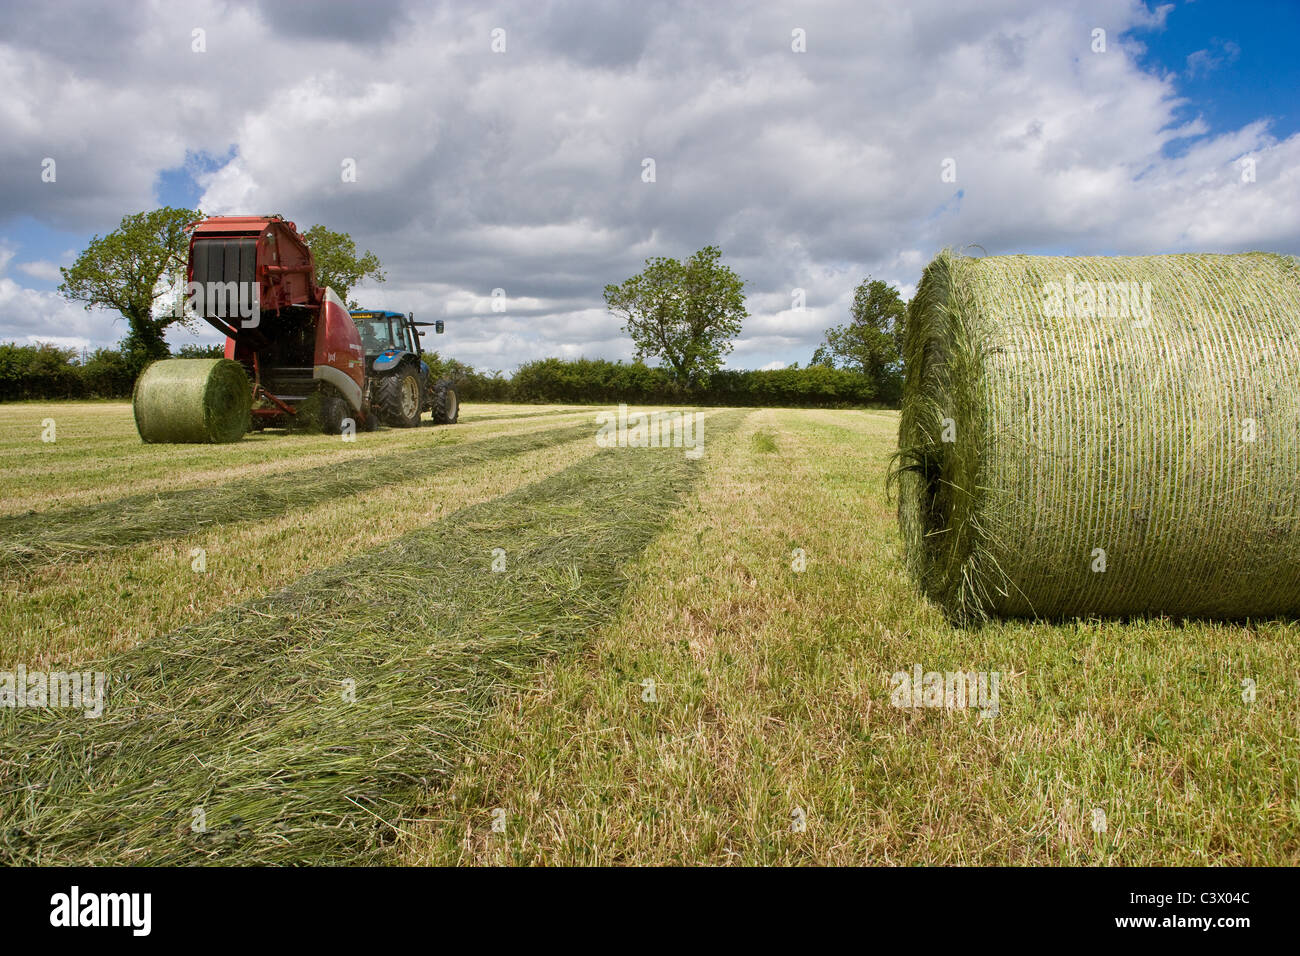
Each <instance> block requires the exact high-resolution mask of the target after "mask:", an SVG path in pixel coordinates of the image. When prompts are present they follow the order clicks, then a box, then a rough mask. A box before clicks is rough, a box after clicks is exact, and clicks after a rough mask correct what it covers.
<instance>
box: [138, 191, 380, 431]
mask: <svg viewBox="0 0 1300 956" xmlns="http://www.w3.org/2000/svg"><path fill="white" fill-rule="evenodd" d="M186 278H187V280H188V282H189V284H188V286H187V299H188V302H187V308H192V309H193V310H194V312H195V313H196V314H197V315H199V316H200V317H201V318H203V319H204V320H206V321H207V322H208V323H209V324H210V325H212V326H213V327H214V328H216V329H217V330H218V331H220V332H221V333H222V334H224V335H225V336H226V358H227V359H232V360H234V361H235V362H238V363H239V364H240V365H241V366H242V367H243V369H244V371H245V373H246V375H247V376H248V388H249V390H250V394H251V400H252V415H251V417H252V423H255V424H260V425H268V424H281V423H287V422H289V421H291V420H293V419H295V418H297V417H298V416H299V414H300V412H301V411H302V408H303V404H304V403H305V402H308V401H309V400H314V401H315V402H316V403H318V409H317V413H316V417H317V418H318V420H319V421H320V423H321V425H322V427H323V428H324V429H325V430H327V431H332V432H338V431H339V430H340V428H341V427H342V423H343V420H344V419H345V418H352V419H354V420H355V421H356V422H357V423H358V425H359V426H360V427H362V428H368V427H373V425H374V416H373V415H372V414H371V413H370V409H369V407H368V402H367V396H366V369H365V353H364V351H363V350H362V347H361V338H360V336H359V335H358V333H357V328H356V325H355V324H354V323H353V321H352V317H351V316H350V315H349V314H348V310H347V306H346V305H345V304H344V303H343V301H342V300H341V299H340V298H339V297H338V296H337V295H335V294H334V292H333V291H332V290H330V289H327V288H325V289H323V288H321V287H319V286H317V285H316V268H315V263H314V261H313V259H312V254H311V250H310V249H308V248H307V244H306V243H305V242H304V241H303V238H302V237H301V236H300V235H299V234H298V231H297V229H296V227H295V226H294V224H293V223H291V222H287V221H286V220H284V219H280V218H278V217H269V216H213V217H210V218H208V219H204V220H203V221H202V222H199V223H196V224H195V225H194V226H193V227H192V229H191V232H190V250H189V262H188V266H187V270H186ZM179 361H183V360H180V359H164V360H163V362H164V363H168V364H170V363H171V362H179ZM156 364H161V363H156ZM151 368H153V366H151ZM168 371H169V372H171V371H172V370H168ZM174 371H175V374H166V375H161V374H154V375H151V376H142V377H141V380H140V383H139V387H138V388H137V391H136V396H135V401H136V404H137V407H138V406H139V405H140V403H141V402H144V403H146V404H148V405H149V406H150V407H152V408H153V409H155V410H156V409H158V408H174V409H175V412H174V414H175V415H176V416H178V417H180V418H183V419H185V420H195V419H198V420H201V419H202V418H203V415H204V411H205V410H204V409H196V408H191V407H189V404H192V403H193V402H195V401H201V400H202V399H201V396H202V395H203V394H204V390H203V389H201V388H194V389H187V390H186V391H185V395H187V396H194V397H185V396H176V397H175V400H173V401H171V402H170V403H168V402H163V401H159V400H158V399H159V396H158V395H155V394H151V391H152V390H155V389H159V388H166V387H172V386H174V384H175V383H176V382H177V381H178V376H179V378H180V379H182V380H183V379H184V376H185V375H197V374H201V373H202V374H206V372H207V370H200V369H199V368H197V367H192V368H185V369H181V368H176V369H175V370H174ZM167 383H172V386H169V385H168V384H167ZM187 403H189V404H187ZM139 420H140V416H139V415H138V414H137V421H139ZM151 420H152V421H158V420H159V416H158V414H157V413H156V412H155V414H154V416H153V418H152V419H151ZM169 424H170V423H169V422H168V421H166V418H165V416H164V418H163V420H162V422H161V426H160V427H157V428H153V429H152V430H150V431H149V433H146V429H145V428H144V427H141V429H140V436H141V437H142V438H143V439H144V440H145V441H177V440H180V441H185V440H194V439H184V438H182V439H175V438H169V437H166V436H168V435H173V434H178V435H179V434H193V433H194V432H193V430H189V431H187V430H186V429H183V428H176V429H171V428H169V427H167V426H168V425H169ZM197 440H203V439H201V438H200V439H197Z"/></svg>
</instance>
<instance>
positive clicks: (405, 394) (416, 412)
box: [375, 368, 420, 428]
mask: <svg viewBox="0 0 1300 956" xmlns="http://www.w3.org/2000/svg"><path fill="white" fill-rule="evenodd" d="M375 397H376V398H377V399H378V401H377V402H376V403H375V404H376V405H377V406H378V408H379V414H380V417H382V418H383V420H384V422H385V423H386V424H389V425H393V426H395V427H397V428H418V427H419V425H420V379H419V376H417V375H416V374H415V370H414V369H411V368H401V369H398V370H397V371H396V372H393V373H392V374H391V375H385V376H383V377H382V378H380V379H379V380H378V381H377V382H376V383H375Z"/></svg>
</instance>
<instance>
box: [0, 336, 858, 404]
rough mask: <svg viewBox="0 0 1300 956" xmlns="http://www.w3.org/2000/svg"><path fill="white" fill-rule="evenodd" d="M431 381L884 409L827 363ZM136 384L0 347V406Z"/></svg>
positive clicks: (124, 376) (594, 400) (119, 393)
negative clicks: (687, 375)
mask: <svg viewBox="0 0 1300 956" xmlns="http://www.w3.org/2000/svg"><path fill="white" fill-rule="evenodd" d="M174 354H175V356H176V357H178V358H214V357H220V356H221V354H222V348H221V346H219V345H212V346H199V345H186V346H182V347H181V348H180V349H179V350H177V351H176V352H175V353H174ZM425 360H426V361H427V362H428V363H429V365H430V368H431V371H432V374H433V375H434V376H435V377H437V378H439V379H443V378H448V379H451V380H452V381H454V382H455V383H456V386H457V389H458V390H459V392H460V396H461V399H462V400H464V401H478V402H536V403H558V404H566V405H584V404H613V403H617V402H629V403H634V404H660V405H668V404H692V405H786V406H815V407H819V408H845V407H861V406H866V405H873V404H878V403H879V399H878V397H877V395H876V392H875V386H874V383H873V382H872V381H871V379H870V377H869V376H867V375H864V374H862V373H860V372H853V371H847V370H844V369H835V368H829V367H826V366H809V367H808V368H793V367H792V368H784V369H774V370H762V371H748V370H743V369H719V370H718V371H715V372H714V373H713V374H712V375H710V376H709V377H708V379H707V380H699V381H696V382H695V383H694V384H683V383H681V382H678V381H677V380H676V379H675V378H674V377H673V375H672V373H671V371H670V370H669V369H666V368H663V367H659V366H649V365H646V364H645V363H643V362H639V361H638V362H611V361H608V360H606V359H576V360H572V361H565V360H562V359H556V358H548V359H538V360H537V361H534V362H525V363H524V364H523V365H521V366H519V368H518V369H517V370H516V371H515V373H514V375H512V376H508V377H507V376H506V375H504V374H503V373H501V372H482V371H478V370H477V369H474V368H472V367H471V366H469V365H466V364H464V363H463V362H458V361H456V360H455V359H443V358H442V357H441V356H439V355H438V354H437V353H436V352H426V353H425ZM134 383H135V371H134V368H133V364H132V362H131V361H130V356H128V355H126V354H124V353H123V352H121V351H119V350H117V349H96V350H95V351H93V352H90V353H88V354H86V355H85V357H84V360H83V357H82V355H81V353H80V352H79V351H78V350H76V349H70V348H60V347H59V346H56V345H49V344H41V345H15V344H13V343H8V342H5V343H0V401H21V400H23V399H69V398H129V397H130V396H131V389H132V387H133V386H134Z"/></svg>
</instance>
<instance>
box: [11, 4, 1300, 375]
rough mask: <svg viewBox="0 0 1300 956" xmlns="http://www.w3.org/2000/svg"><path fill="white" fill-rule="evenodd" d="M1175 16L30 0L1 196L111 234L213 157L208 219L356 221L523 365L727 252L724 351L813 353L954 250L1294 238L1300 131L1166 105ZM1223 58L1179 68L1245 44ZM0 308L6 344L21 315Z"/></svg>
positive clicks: (437, 310) (411, 301)
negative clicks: (1152, 37) (53, 165)
mask: <svg viewBox="0 0 1300 956" xmlns="http://www.w3.org/2000/svg"><path fill="white" fill-rule="evenodd" d="M96 9H98V8H96ZM358 11H365V13H364V14H363V13H360V12H358ZM1167 13H1168V10H1167V8H1159V9H1157V10H1155V11H1154V12H1153V11H1152V10H1150V9H1148V8H1147V7H1146V6H1144V5H1143V4H1141V3H1138V2H1132V0H1101V2H1098V3H1087V4H1085V3H1082V2H1080V3H1078V4H1065V3H1062V4H1042V3H1041V2H1039V0H992V2H990V3H987V4H982V5H981V7H980V9H979V10H978V11H967V12H963V11H961V10H954V9H953V6H952V4H951V3H949V2H946V0H923V2H919V3H913V4H893V3H884V2H882V3H879V4H863V3H861V2H847V0H846V2H843V3H829V4H824V5H819V6H817V7H816V8H812V9H805V8H792V7H789V6H788V5H785V4H775V3H773V4H769V5H758V6H755V5H753V4H740V3H727V2H719V3H711V4H688V3H685V2H680V3H677V2H649V3H644V4H638V5H636V6H634V7H626V6H620V7H618V8H612V7H608V6H606V5H603V4H598V3H576V2H558V0H557V2H550V3H522V2H521V3H513V4H509V3H506V4H499V5H496V6H493V7H474V8H467V7H464V6H453V5H441V4H438V5H414V6H407V5H404V4H401V3H397V2H386V3H382V4H367V5H365V6H364V7H361V6H360V5H356V4H330V5H325V6H323V7H320V8H317V9H316V10H315V11H313V12H311V13H304V14H300V13H299V12H298V8H297V7H296V6H290V5H283V4H271V3H258V4H253V3H236V2H228V3H227V2H216V0H213V2H199V3H194V4H189V5H182V4H171V3H169V4H163V3H157V4H155V5H154V6H153V7H152V8H151V9H150V11H149V12H148V14H147V15H145V14H143V13H141V12H139V11H137V10H135V9H132V10H131V11H126V12H121V13H119V12H114V11H109V12H106V13H102V14H97V15H96V16H94V17H91V16H82V15H79V14H77V13H76V12H75V10H73V11H71V12H65V13H60V14H59V16H58V18H57V19H58V26H59V29H53V26H54V24H53V22H52V19H51V18H52V17H53V16H54V14H51V13H48V12H46V10H45V8H44V7H42V6H33V7H30V8H28V9H26V10H21V11H15V9H14V8H12V7H10V8H7V9H6V10H5V11H4V12H2V13H0V38H3V39H0V78H3V79H4V80H5V81H6V88H7V89H8V90H9V91H10V93H9V95H8V96H7V97H6V98H5V100H4V101H3V102H0V122H3V123H4V124H5V128H6V130H7V133H8V134H9V135H7V136H6V138H5V139H4V140H3V141H0V158H2V159H3V161H4V163H3V166H4V169H5V170H6V171H7V172H8V171H10V170H13V171H16V172H15V173H14V174H13V175H7V176H6V177H4V178H3V179H0V211H3V215H4V217H5V220H6V222H7V223H8V224H13V223H16V222H18V221H19V220H20V219H21V218H22V217H28V218H32V219H36V220H38V221H40V222H42V223H46V224H49V225H51V226H55V227H58V228H72V229H80V230H83V231H85V232H86V233H89V232H92V231H97V230H98V231H103V230H104V229H107V228H111V227H112V226H113V225H114V224H115V223H116V221H117V219H118V218H120V216H121V215H122V214H123V213H125V212H129V211H134V210H137V209H141V208H146V207H148V206H150V205H151V204H152V203H153V201H154V196H155V191H156V186H157V177H158V174H159V173H160V171H162V170H164V169H173V168H176V167H178V166H181V165H183V164H184V163H185V162H186V160H187V157H192V156H194V155H197V154H206V155H208V156H211V157H221V159H220V160H219V161H216V162H215V163H213V164H211V165H208V166H204V167H202V168H196V169H195V175H196V177H197V178H198V181H199V183H200V187H201V190H202V199H201V203H200V205H201V206H202V208H203V209H204V210H205V211H207V212H213V213H220V212H225V213H235V212H254V213H262V212H282V213H284V214H285V215H287V216H288V217H289V218H291V219H294V220H295V221H297V223H298V224H299V226H300V227H302V228H306V227H307V226H310V225H311V224H313V223H317V222H320V223H325V224H327V225H329V226H330V227H331V228H335V229H343V230H346V231H348V232H350V233H351V234H352V235H353V236H354V238H355V239H356V240H357V242H358V244H359V245H360V246H361V247H362V248H369V249H372V250H374V251H375V252H376V253H378V254H379V255H380V257H381V258H382V259H383V261H384V263H385V266H386V268H387V270H388V275H389V281H388V282H387V283H385V284H382V285H363V286H362V287H361V288H359V289H358V290H356V292H355V293H354V296H355V297H356V298H357V299H358V300H359V301H361V302H362V303H363V304H365V305H367V306H370V307H382V308H393V309H399V310H401V311H414V312H416V313H417V314H418V315H420V316H421V317H424V318H433V317H442V318H445V319H446V320H447V333H446V335H445V336H442V337H440V338H439V339H437V340H434V341H433V343H432V344H433V346H434V347H435V348H438V349H439V350H440V351H442V352H443V353H444V354H449V355H453V356H455V357H457V358H460V359H462V360H464V361H468V362H471V363H473V364H479V365H484V366H487V367H490V368H505V369H510V368H512V367H513V366H514V365H516V364H517V363H518V362H520V361H524V360H526V359H530V358H536V357H540V356H543V355H559V356H578V355H587V356H604V357H609V358H630V356H631V352H632V350H631V345H630V343H629V342H628V341H627V338H626V336H625V335H623V334H622V332H621V331H620V328H619V323H618V321H617V320H616V319H614V318H613V317H612V316H610V315H608V313H606V312H605V311H604V308H603V303H602V299H601V290H602V289H603V287H604V285H605V284H606V283H609V282H618V281H621V280H622V279H624V278H626V277H627V276H628V275H631V274H632V273H634V272H635V271H637V270H638V269H639V267H640V265H641V263H642V262H643V260H644V259H645V258H647V257H649V256H654V255H672V256H678V257H682V256H688V255H690V254H691V253H692V252H694V251H695V250H696V249H698V248H700V247H701V246H703V245H705V244H707V243H715V244H718V245H720V246H721V247H722V249H723V253H724V257H725V259H726V261H727V262H728V264H730V265H731V266H732V267H733V268H735V269H736V270H737V271H738V272H739V273H740V274H741V275H742V276H743V277H744V278H745V279H746V280H747V283H748V285H747V287H746V291H747V294H748V296H749V309H750V312H751V317H750V319H748V320H747V322H746V323H745V328H744V331H743V332H742V335H741V336H740V338H739V339H738V340H737V342H736V348H735V350H734V352H733V353H732V354H731V355H730V357H729V364H730V365H731V366H733V367H759V366H763V365H771V364H774V363H775V364H780V365H781V366H784V365H785V364H787V363H789V362H795V361H798V362H800V363H805V362H806V361H807V360H808V357H809V356H810V355H811V353H812V351H813V349H814V348H815V347H816V345H817V343H818V341H819V340H820V338H821V334H822V332H823V331H824V329H825V328H827V327H828V326H829V325H832V324H836V323H840V322H843V321H845V319H846V318H847V315H848V305H849V303H850V301H851V299H852V291H853V288H854V286H855V285H856V284H857V283H858V282H860V281H861V280H862V279H863V278H864V277H865V276H867V275H871V276H873V277H876V278H882V279H885V280H887V281H890V282H893V283H895V284H896V285H898V286H899V287H900V289H901V290H902V291H903V293H904V295H910V294H911V292H912V291H913V290H914V288H915V284H916V281H917V279H918V277H919V274H920V270H921V268H922V267H923V266H924V264H925V262H926V261H928V259H929V258H930V257H931V256H932V255H933V254H934V253H935V252H936V251H938V250H939V249H940V248H942V247H944V246H959V247H960V246H968V245H973V244H975V245H978V246H979V247H980V248H982V249H983V250H985V251H987V252H989V253H999V252H1033V251H1050V252H1063V251H1069V252H1075V253H1080V254H1090V253H1155V252H1172V251H1184V250H1204V251H1234V250H1240V249H1247V248H1251V249H1253V248H1266V249H1276V250H1278V251H1283V252H1292V253H1295V252H1300V219H1297V217H1296V216H1295V214H1294V210H1295V209H1296V208H1297V207H1298V205H1300V174H1298V173H1297V172H1296V170H1297V168H1300V162H1298V161H1300V137H1296V136H1293V137H1290V138H1287V139H1284V140H1279V139H1277V138H1276V137H1274V136H1273V135H1272V134H1271V133H1270V130H1269V127H1268V125H1267V124H1266V123H1264V122H1260V123H1254V124H1250V125H1248V126H1246V127H1243V128H1242V129H1239V130H1231V131H1228V132H1224V133H1219V134H1216V135H1207V130H1206V128H1205V126H1204V124H1203V123H1201V122H1200V121H1199V120H1195V119H1193V120H1191V121H1189V122H1183V123H1180V122H1178V121H1177V118H1176V117H1177V115H1182V110H1181V108H1182V107H1183V106H1184V105H1185V104H1184V102H1183V101H1182V100H1181V99H1180V97H1179V93H1178V88H1177V86H1176V83H1177V81H1178V77H1177V76H1174V75H1164V74H1161V75H1156V74H1152V73H1146V72H1143V71H1142V70H1141V69H1140V68H1139V66H1138V64H1137V59H1136V57H1137V54H1138V52H1139V47H1138V45H1137V44H1136V42H1135V41H1132V40H1129V39H1126V33H1127V31H1129V30H1131V29H1133V28H1135V27H1139V26H1158V24H1159V23H1160V21H1161V18H1163V17H1164V16H1166V15H1167ZM1098 25H1101V26H1103V27H1104V29H1106V31H1107V35H1108V37H1109V42H1108V44H1107V50H1106V52H1104V53H1093V52H1092V49H1091V38H1092V30H1093V29H1094V28H1096V27H1097V26H1098ZM195 27H202V28H203V29H205V31H206V44H207V52H206V53H202V54H199V53H194V52H192V51H191V33H192V30H193V29H194V28H195ZM796 29H800V30H803V31H804V35H805V36H806V52H802V53H797V52H794V50H792V47H791V40H792V31H794V30H796ZM497 30H500V31H504V33H503V34H495V36H497V37H498V38H499V39H500V40H503V41H504V51H503V52H494V51H493V37H494V31H497ZM500 45H501V44H500V43H498V47H500ZM1207 50H1208V52H1207V58H1205V62H1203V63H1202V62H1201V61H1200V60H1198V61H1197V63H1196V64H1195V65H1194V64H1193V63H1191V62H1189V63H1188V70H1189V71H1191V70H1193V69H1195V70H1202V69H1206V68H1209V67H1210V66H1211V61H1214V64H1215V65H1217V64H1218V63H1219V61H1223V60H1224V59H1225V58H1230V57H1232V56H1235V55H1237V53H1234V52H1233V51H1232V50H1230V49H1229V48H1228V47H1227V45H1219V46H1211V47H1210V48H1207ZM1238 52H1239V51H1238ZM1183 141H1185V142H1183ZM1174 143H1181V145H1184V146H1186V147H1187V148H1185V149H1178V150H1169V149H1168V148H1167V147H1169V146H1170V145H1171V144H1174ZM45 156H49V157H57V158H58V161H59V165H58V171H59V175H58V181H57V183H43V182H41V180H40V176H39V163H40V160H41V158H42V157H45ZM647 158H649V159H653V160H654V164H655V179H654V181H653V182H645V181H643V176H642V173H643V168H644V167H643V161H644V160H646V159H647ZM946 160H951V168H952V169H954V170H955V173H956V179H955V181H945V179H944V178H943V177H942V175H941V173H942V171H943V169H944V163H945V161H946ZM1243 160H1251V161H1252V162H1253V175H1254V180H1253V181H1248V180H1247V178H1245V177H1243V175H1242V172H1243ZM349 161H350V162H351V163H352V164H354V166H353V168H355V171H356V177H355V181H354V182H346V181H344V178H343V176H342V175H341V174H342V170H343V168H344V164H345V163H347V162H349ZM19 251H20V252H21V249H19ZM29 274H30V273H29ZM494 289H501V290H503V295H504V305H505V309H504V310H503V311H498V310H495V309H494V308H493V304H494V303H493V298H492V291H493V290H494ZM795 289H802V290H804V295H805V299H806V303H805V306H804V308H803V309H802V310H798V309H796V308H795V307H794V305H793V298H792V294H793V290H795ZM15 294H17V293H15ZM46 305H48V303H46ZM73 308H75V307H73ZM78 311H79V310H78ZM24 314H25V315H28V316H34V315H36V314H37V313H36V312H35V311H34V310H33V309H32V308H30V307H29V308H28V310H27V312H26V313H24ZM0 317H2V318H0V322H3V323H4V324H0V338H2V337H5V336H13V335H18V334H22V335H25V334H27V332H28V329H27V328H25V327H19V326H16V325H15V324H14V319H13V317H12V316H11V315H10V314H9V313H8V311H7V310H6V311H4V312H0ZM102 319H103V317H101V322H100V326H98V327H97V329H96V332H95V334H94V336H93V338H94V340H95V341H97V342H99V341H103V340H104V338H105V337H107V335H106V330H107V329H108V328H109V327H108V326H105V325H104V324H103V321H102ZM24 321H32V320H24ZM57 321H67V319H66V317H65V316H64V314H63V313H60V315H59V317H58V319H57ZM114 331H116V334H120V325H119V326H118V327H117V329H116V330H114ZM88 334H89V333H88ZM114 337H115V336H114Z"/></svg>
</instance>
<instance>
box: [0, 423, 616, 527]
mask: <svg viewBox="0 0 1300 956" xmlns="http://www.w3.org/2000/svg"><path fill="white" fill-rule="evenodd" d="M6 413H7V414H6ZM47 418H49V419H53V420H54V421H55V422H57V423H58V425H57V431H56V433H55V436H56V437H57V441H54V442H43V441H41V435H42V429H41V426H40V423H41V422H42V421H44V420H46V419H47ZM465 418H466V419H467V420H466V421H464V422H463V423H462V424H460V425H457V426H455V427H453V428H447V427H444V426H437V427H435V426H433V425H431V424H430V423H428V422H426V423H425V425H424V427H422V428H418V429H417V428H412V429H406V428H382V429H380V430H379V431H377V432H362V433H360V434H358V435H357V436H356V439H355V441H350V442H344V441H340V440H339V439H338V436H334V435H325V434H320V433H312V432H309V431H284V430H279V429H276V430H269V431H263V432H254V433H251V434H249V435H246V436H245V437H244V438H243V440H241V441H238V442H234V443H232V444H228V445H146V444H144V443H142V442H141V441H140V437H139V435H137V434H136V431H135V426H134V425H133V424H132V420H131V406H130V405H126V404H119V405H106V406H99V407H92V408H85V407H80V406H75V405H64V404H52V405H50V406H48V407H45V408H39V407H31V408H29V409H28V410H27V411H26V414H25V417H16V416H14V415H13V413H12V409H8V408H6V407H4V406H0V470H2V471H3V472H4V474H5V477H6V481H5V483H4V487H3V488H0V514H17V513H21V512H24V511H54V510H57V509H58V508H61V507H69V506H73V505H85V504H92V503H96V502H101V501H107V500H111V499H114V498H118V497H121V494H122V491H121V489H122V487H123V486H129V487H130V489H131V490H132V491H133V492H135V493H143V492H146V491H171V490H177V489H180V488H199V487H205V486H210V485H213V484H223V483H225V482H228V481H232V480H234V479H236V478H244V477H251V476H254V475H257V474H265V473H267V472H271V471H275V470H277V469H284V468H311V467H316V466H322V465H329V464H336V463H342V462H346V461H350V460H353V459H359V458H365V457H368V456H372V455H386V454H392V453H394V452H402V451H407V450H409V449H411V448H416V447H420V448H423V447H427V446H429V445H434V444H442V443H447V442H460V441H468V440H473V439H478V438H486V437H488V436H491V435H497V434H503V433H506V432H522V431H531V430H535V429H539V428H545V427H548V426H549V425H551V424H553V423H555V424H558V423H561V422H564V421H569V422H574V423H576V422H579V421H583V420H585V421H592V420H593V418H594V414H593V412H560V413H556V414H554V415H550V416H546V417H540V416H539V417H538V418H535V419H527V420H525V421H517V420H515V419H512V418H497V419H483V420H477V419H471V415H470V413H469V412H466V413H465Z"/></svg>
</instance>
